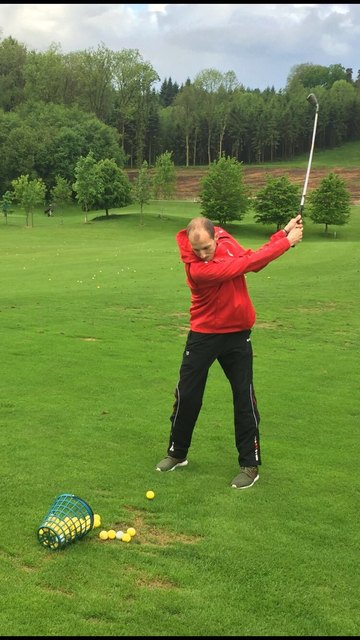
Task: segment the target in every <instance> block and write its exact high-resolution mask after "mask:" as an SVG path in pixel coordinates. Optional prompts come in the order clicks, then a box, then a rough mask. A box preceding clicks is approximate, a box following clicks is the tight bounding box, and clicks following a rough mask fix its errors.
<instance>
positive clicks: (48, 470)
mask: <svg viewBox="0 0 360 640" xmlns="http://www.w3.org/2000/svg"><path fill="white" fill-rule="evenodd" d="M198 212H199V209H198V205H196V204H195V203H189V202H186V203H175V202H166V203H162V204H161V206H159V203H153V204H151V205H149V206H147V207H145V211H144V216H143V224H140V216H139V214H138V213H137V211H136V208H135V207H134V206H132V207H128V208H127V209H124V210H122V213H121V214H119V215H117V216H113V217H111V218H110V219H108V220H103V219H100V218H97V214H96V213H94V212H93V213H92V214H91V216H89V218H90V222H89V223H88V224H84V220H83V215H82V214H81V213H79V211H78V210H76V209H69V210H66V211H63V212H61V211H56V215H55V216H54V217H53V218H47V217H46V216H44V215H43V214H41V213H38V214H35V217H34V227H33V228H26V227H25V226H24V218H21V217H11V216H9V219H8V224H7V225H5V223H4V220H3V219H2V220H0V268H1V274H2V277H1V284H0V336H1V344H2V349H1V351H2V356H1V361H2V368H1V370H2V376H1V397H0V404H1V413H0V415H1V431H0V445H1V457H2V464H1V486H2V492H1V495H2V510H1V512H2V518H1V521H0V531H1V535H0V557H1V591H2V606H1V609H0V628H1V634H2V635H7V636H25V635H29V636H60V635H64V636H83V635H88V636H124V635H128V636H166V635H168V636H181V635H182V636H214V635H219V636H285V635H287V636H330V635H333V636H358V634H359V628H360V616H359V607H358V593H359V586H360V584H359V582H360V580H359V572H358V571H357V569H356V567H357V564H358V511H359V486H358V481H357V480H356V478H357V476H358V473H357V469H358V467H359V447H358V446H357V435H356V433H357V426H358V421H359V388H360V384H359V383H360V380H359V366H358V361H359V344H360V335H359V333H360V332H359V327H360V314H359V299H360V296H359V293H360V292H359V277H360V273H359V248H360V207H353V208H352V215H351V220H350V224H348V225H346V226H344V227H338V228H336V229H335V228H331V229H330V233H329V234H328V235H325V234H324V231H323V228H321V227H318V226H314V225H313V224H312V223H310V222H307V223H306V226H305V238H304V241H303V242H302V244H301V245H299V246H298V247H296V249H294V250H291V251H289V252H287V253H286V254H285V255H284V256H282V257H281V258H280V259H279V260H277V261H276V262H274V263H272V264H271V265H269V266H268V267H267V268H266V269H265V270H263V271H261V272H260V273H258V274H249V275H248V286H249V290H250V294H251V296H252V299H253V302H254V304H255V307H256V309H257V323H256V325H255V327H254V330H253V336H252V340H253V347H254V368H255V371H254V382H255V388H256V392H257V397H258V404H259V410H260V414H261V425H260V432H261V436H262V455H263V465H262V467H261V470H260V480H259V482H258V483H257V484H256V485H255V486H254V487H253V488H251V489H249V490H248V491H236V490H234V489H231V488H230V486H229V483H230V481H231V479H232V478H233V477H234V475H235V474H236V473H237V469H238V467H237V453H236V450H235V445H234V435H233V425H232V405H231V397H230V388H229V386H228V384H227V381H226V380H225V379H224V376H223V374H222V372H221V369H220V367H219V366H218V365H217V364H215V365H214V366H213V368H212V369H211V372H210V376H209V380H208V386H207V389H206V393H205V398H204V405H203V409H202V412H201V414H200V418H199V421H198V424H197V427H196V430H195V433H194V438H193V443H192V448H191V451H190V453H189V465H188V467H186V468H184V469H178V470H176V471H175V472H174V473H170V474H160V473H158V472H156V471H155V465H156V463H157V462H158V460H159V459H160V458H161V457H163V455H165V453H166V446H167V440H168V434H169V427H170V422H169V416H170V413H171V408H172V403H173V391H174V387H175V384H176V382H177V375H178V367H179V364H180V359H181V355H182V349H183V346H184V341H185V337H186V333H187V330H188V308H189V292H188V289H187V287H186V285H185V276H184V272H183V266H182V264H181V262H180V260H179V256H178V251H177V246H176V244H175V240H174V236H175V233H176V232H177V231H178V230H179V228H181V227H183V226H185V225H186V224H187V222H188V221H189V219H190V218H191V217H193V216H194V215H196V214H197V213H198ZM335 230H336V237H335V236H334V233H333V232H334V231H335ZM229 231H230V232H231V233H233V234H234V235H235V236H236V237H237V238H238V239H239V241H240V242H241V244H243V245H244V246H246V247H252V248H257V247H259V246H260V245H261V244H263V243H264V242H265V241H266V240H267V237H268V235H270V233H272V232H273V231H274V229H271V228H270V227H269V228H266V227H265V228H264V227H262V226H258V225H255V224H254V223H253V220H252V218H251V216H248V217H245V219H244V221H243V222H242V223H240V224H235V223H234V224H232V225H229ZM148 489H152V490H153V491H154V492H155V499H154V500H151V501H150V500H147V499H146V497H145V493H146V491H147V490H148ZM61 493H74V494H76V495H78V496H80V497H82V498H83V499H84V500H86V501H87V502H88V503H89V504H90V505H91V507H92V508H93V510H94V511H95V512H96V513H99V514H100V515H101V518H102V524H103V526H104V528H107V529H108V528H110V527H114V528H116V529H119V528H121V529H123V530H124V529H125V528H127V527H129V526H134V527H135V528H136V530H137V535H136V536H135V537H134V539H133V540H132V542H131V543H130V544H126V543H123V542H120V541H116V540H115V541H107V542H102V541H101V540H99V538H98V531H99V530H98V529H96V530H95V529H94V530H93V531H91V532H89V533H88V534H87V535H86V536H85V537H84V538H83V539H82V540H78V541H77V542H75V543H74V544H71V545H69V546H67V547H66V548H65V549H64V550H62V551H51V550H49V549H46V548H43V547H42V546H41V545H40V544H39V542H38V541H37V536H36V532H37V528H38V526H39V524H40V522H41V520H42V519H43V517H44V516H45V514H46V512H47V511H48V509H49V508H50V506H51V504H52V502H53V500H54V499H55V497H56V496H58V495H59V494H61Z"/></svg>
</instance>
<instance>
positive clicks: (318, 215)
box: [308, 173, 350, 233]
mask: <svg viewBox="0 0 360 640" xmlns="http://www.w3.org/2000/svg"><path fill="white" fill-rule="evenodd" d="M308 205H309V217H310V218H311V220H312V221H313V222H315V224H324V225H325V233H327V230H328V225H329V224H334V225H343V224H347V222H348V221H349V216H350V192H349V190H348V189H347V187H346V184H345V181H344V180H343V179H342V178H340V176H337V175H336V174H335V173H329V175H328V176H326V177H325V178H323V180H321V182H320V184H319V186H318V188H317V189H314V191H312V192H311V194H310V195H309V198H308Z"/></svg>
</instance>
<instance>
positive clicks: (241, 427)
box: [168, 331, 261, 467]
mask: <svg viewBox="0 0 360 640" xmlns="http://www.w3.org/2000/svg"><path fill="white" fill-rule="evenodd" d="M250 334H251V331H239V332H237V333H221V334H219V333H210V334H209V333H197V332H196V331H190V332H189V334H188V337H187V341H186V345H185V349H184V353H183V359H182V363H181V367H180V378H179V382H178V384H177V387H176V390H175V404H174V407H173V412H172V415H171V416H170V421H171V430H170V441H169V447H168V454H169V455H171V456H173V457H174V458H186V456H187V452H188V449H189V447H190V444H191V438H192V434H193V431H194V427H195V424H196V420H197V418H198V415H199V412H200V409H201V406H202V401H203V395H204V391H205V385H206V380H207V377H208V373H209V369H210V367H211V365H212V364H213V362H214V361H215V360H218V361H219V363H220V365H221V367H222V369H223V371H224V373H225V375H226V377H227V378H228V380H229V382H230V385H231V389H232V394H233V404H234V427H235V444H236V448H237V450H238V454H239V455H238V460H239V464H240V466H242V467H252V466H256V465H260V464H261V458H260V437H259V422H260V415H259V412H258V409H257V405H256V398H255V393H254V388H253V366H252V364H253V354H252V346H251V341H250Z"/></svg>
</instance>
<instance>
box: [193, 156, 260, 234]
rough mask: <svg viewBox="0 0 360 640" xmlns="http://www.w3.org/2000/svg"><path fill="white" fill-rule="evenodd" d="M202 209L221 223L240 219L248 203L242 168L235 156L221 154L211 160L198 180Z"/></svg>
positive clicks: (212, 218)
mask: <svg viewBox="0 0 360 640" xmlns="http://www.w3.org/2000/svg"><path fill="white" fill-rule="evenodd" d="M200 202H201V206H202V213H203V214H204V215H205V216H206V217H207V218H209V219H210V220H217V221H219V223H220V225H225V224H226V223H227V222H230V221H231V220H241V219H242V218H243V217H244V215H245V213H246V210H247V208H248V206H249V203H248V196H247V189H246V188H245V185H244V176H243V168H242V165H241V164H240V162H238V161H237V160H236V158H231V157H225V156H221V157H220V158H219V159H218V160H214V161H213V162H212V163H211V165H210V167H209V170H208V173H207V175H206V176H205V177H204V178H203V179H202V180H201V191H200Z"/></svg>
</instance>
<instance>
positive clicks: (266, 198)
mask: <svg viewBox="0 0 360 640" xmlns="http://www.w3.org/2000/svg"><path fill="white" fill-rule="evenodd" d="M299 201H300V195H299V188H298V187H297V186H296V185H295V184H292V183H291V182H290V180H289V178H288V177H287V176H280V177H279V178H273V177H272V176H267V180H266V184H265V186H264V187H263V188H262V189H260V190H259V191H258V192H257V194H256V196H255V200H254V201H253V205H252V206H253V209H254V211H255V212H256V213H255V216H254V219H255V221H256V222H260V223H261V224H276V228H277V229H280V227H282V226H284V224H286V222H287V221H288V220H289V218H293V217H294V215H295V214H296V212H297V210H298V208H299Z"/></svg>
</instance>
